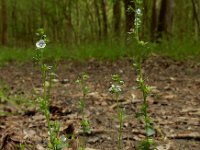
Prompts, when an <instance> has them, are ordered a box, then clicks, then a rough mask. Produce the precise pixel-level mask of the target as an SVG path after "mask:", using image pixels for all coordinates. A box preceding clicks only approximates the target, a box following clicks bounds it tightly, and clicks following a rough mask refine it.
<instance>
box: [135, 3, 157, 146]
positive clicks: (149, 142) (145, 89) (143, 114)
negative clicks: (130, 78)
mask: <svg viewBox="0 0 200 150" xmlns="http://www.w3.org/2000/svg"><path fill="white" fill-rule="evenodd" d="M135 6H136V8H135V22H134V23H135V31H134V35H135V39H136V41H137V43H138V44H139V45H140V46H141V47H142V48H143V49H142V51H143V52H141V53H142V54H143V55H140V56H139V57H138V58H136V63H135V64H134V66H135V68H136V70H137V74H138V76H137V79H136V81H137V82H138V89H139V90H140V91H141V92H142V97H143V104H142V106H141V109H140V112H139V113H138V114H137V116H138V117H140V118H142V119H143V121H144V126H145V133H146V139H144V140H142V141H140V143H139V146H138V149H139V150H151V149H155V142H154V140H153V139H152V138H151V137H152V136H153V135H154V134H155V131H154V128H153V123H152V121H151V118H150V117H149V116H148V101H147V96H148V95H149V94H150V91H151V88H150V87H149V86H148V85H147V84H146V83H145V79H144V77H143V72H142V67H141V64H142V57H143V56H144V54H145V49H146V44H147V42H144V41H142V40H140V37H139V32H140V27H141V23H142V21H141V19H142V16H143V13H142V11H143V0H136V1H135Z"/></svg>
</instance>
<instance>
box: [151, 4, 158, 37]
mask: <svg viewBox="0 0 200 150" xmlns="http://www.w3.org/2000/svg"><path fill="white" fill-rule="evenodd" d="M156 3H157V0H153V6H152V16H151V41H154V40H155V38H156V37H157V35H156V34H157V26H158V8H157V5H156Z"/></svg>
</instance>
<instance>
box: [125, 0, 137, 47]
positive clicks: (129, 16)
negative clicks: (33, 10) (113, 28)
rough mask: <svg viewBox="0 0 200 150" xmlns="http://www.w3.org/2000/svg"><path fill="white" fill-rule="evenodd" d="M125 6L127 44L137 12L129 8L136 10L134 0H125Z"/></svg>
mask: <svg viewBox="0 0 200 150" xmlns="http://www.w3.org/2000/svg"><path fill="white" fill-rule="evenodd" d="M124 7H125V35H126V36H125V41H126V42H125V43H126V44H127V39H129V34H128V32H130V31H131V29H133V28H134V21H135V12H134V11H132V10H129V9H128V8H129V7H131V8H132V9H133V10H135V3H134V2H133V1H132V0H124Z"/></svg>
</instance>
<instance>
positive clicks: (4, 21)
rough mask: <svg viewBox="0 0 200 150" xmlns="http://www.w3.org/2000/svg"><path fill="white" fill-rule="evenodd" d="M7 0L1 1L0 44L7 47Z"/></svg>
mask: <svg viewBox="0 0 200 150" xmlns="http://www.w3.org/2000/svg"><path fill="white" fill-rule="evenodd" d="M6 2H7V0H1V18H2V22H1V44H2V45H7V36H8V35H7V34H8V33H7V31H8V22H7V4H6Z"/></svg>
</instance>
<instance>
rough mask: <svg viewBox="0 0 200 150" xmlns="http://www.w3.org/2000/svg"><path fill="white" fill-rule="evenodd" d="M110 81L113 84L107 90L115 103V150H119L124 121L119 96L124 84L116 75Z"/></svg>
mask: <svg viewBox="0 0 200 150" xmlns="http://www.w3.org/2000/svg"><path fill="white" fill-rule="evenodd" d="M112 81H113V83H112V85H111V87H110V88H109V92H110V93H112V94H113V95H114V99H115V100H116V102H117V119H118V121H119V130H118V139H117V143H118V144H117V148H118V150H121V149H123V144H122V133H123V122H124V119H125V111H124V108H123V107H122V106H121V104H120V102H119V96H120V94H121V92H122V87H121V86H122V85H123V84H124V81H122V80H121V79H120V76H119V75H118V74H115V75H112Z"/></svg>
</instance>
